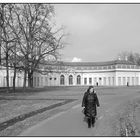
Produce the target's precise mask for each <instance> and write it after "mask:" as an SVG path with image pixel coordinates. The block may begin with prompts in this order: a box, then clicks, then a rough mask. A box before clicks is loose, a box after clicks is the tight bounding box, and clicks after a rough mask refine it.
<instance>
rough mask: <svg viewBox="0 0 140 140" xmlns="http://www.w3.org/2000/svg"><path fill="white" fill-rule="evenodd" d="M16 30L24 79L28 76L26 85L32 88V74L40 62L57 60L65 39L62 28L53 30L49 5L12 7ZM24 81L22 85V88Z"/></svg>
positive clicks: (52, 11)
mask: <svg viewBox="0 0 140 140" xmlns="http://www.w3.org/2000/svg"><path fill="white" fill-rule="evenodd" d="M14 13H15V17H16V22H17V27H16V29H17V30H18V31H20V35H19V34H18V33H17V32H16V30H15V29H13V32H14V33H15V35H16V36H17V38H18V44H19V47H20V56H21V57H24V61H23V67H24V72H25V74H24V80H25V81H26V75H28V86H29V87H33V74H34V72H35V71H36V70H37V69H38V67H39V64H40V62H41V61H43V60H45V59H48V58H53V59H54V60H56V59H57V54H58V50H59V49H61V48H63V43H62V39H63V37H64V36H65V35H64V34H63V32H62V28H59V29H55V27H54V25H53V24H52V22H51V17H52V15H53V14H54V7H53V6H52V5H49V4H22V5H21V4H20V5H18V4H16V5H15V7H14ZM25 84H26V83H25V82H24V86H25Z"/></svg>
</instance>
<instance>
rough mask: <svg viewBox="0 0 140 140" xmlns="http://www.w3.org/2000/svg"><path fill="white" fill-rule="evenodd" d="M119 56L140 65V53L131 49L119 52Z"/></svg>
mask: <svg viewBox="0 0 140 140" xmlns="http://www.w3.org/2000/svg"><path fill="white" fill-rule="evenodd" d="M118 58H119V59H121V60H127V61H129V62H132V63H134V64H136V65H140V53H134V52H129V51H124V52H121V53H120V54H118Z"/></svg>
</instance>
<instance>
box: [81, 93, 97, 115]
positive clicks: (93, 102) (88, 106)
mask: <svg viewBox="0 0 140 140" xmlns="http://www.w3.org/2000/svg"><path fill="white" fill-rule="evenodd" d="M97 106H100V105H99V100H98V97H97V94H96V93H91V94H89V93H88V92H85V94H84V97H83V101H82V107H85V115H86V116H96V115H97V109H96V108H97Z"/></svg>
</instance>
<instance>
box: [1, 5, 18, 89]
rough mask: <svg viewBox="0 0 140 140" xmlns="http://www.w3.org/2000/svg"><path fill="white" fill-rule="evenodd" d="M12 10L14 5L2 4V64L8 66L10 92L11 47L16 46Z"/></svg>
mask: <svg viewBox="0 0 140 140" xmlns="http://www.w3.org/2000/svg"><path fill="white" fill-rule="evenodd" d="M11 11H12V5H10V4H0V31H1V34H0V41H1V42H0V43H1V53H2V64H3V65H4V66H6V74H7V75H6V82H7V92H9V67H10V65H9V53H10V50H11V48H13V46H14V42H15V41H16V38H15V36H14V35H13V33H12V30H11V29H10V27H9V22H10V18H11V17H10V15H11V14H10V13H11Z"/></svg>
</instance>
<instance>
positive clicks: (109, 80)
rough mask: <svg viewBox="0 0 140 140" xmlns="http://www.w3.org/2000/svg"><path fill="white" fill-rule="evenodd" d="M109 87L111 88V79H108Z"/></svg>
mask: <svg viewBox="0 0 140 140" xmlns="http://www.w3.org/2000/svg"><path fill="white" fill-rule="evenodd" d="M108 85H109V86H110V85H111V78H110V77H108Z"/></svg>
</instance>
